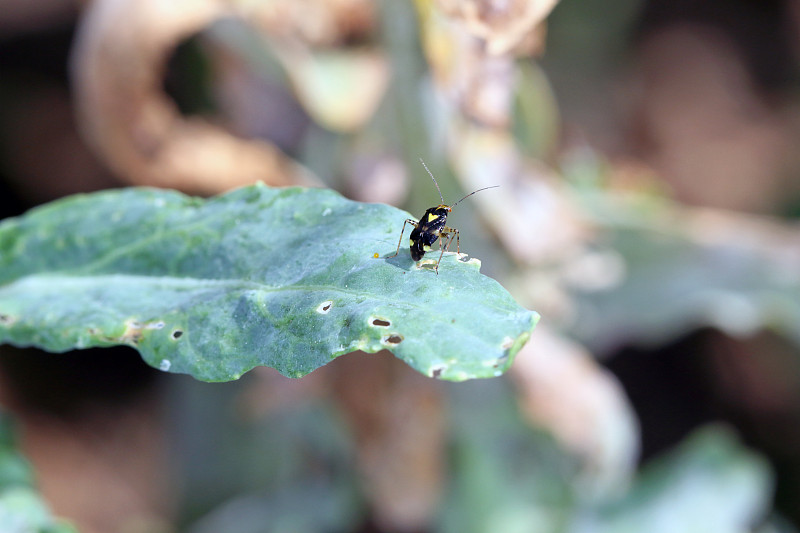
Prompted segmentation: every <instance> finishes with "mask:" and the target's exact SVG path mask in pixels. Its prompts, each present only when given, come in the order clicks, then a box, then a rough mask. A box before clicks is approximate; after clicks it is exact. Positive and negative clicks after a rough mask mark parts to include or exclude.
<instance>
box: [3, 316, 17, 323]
mask: <svg viewBox="0 0 800 533" xmlns="http://www.w3.org/2000/svg"><path fill="white" fill-rule="evenodd" d="M13 322H14V319H12V318H11V317H10V316H8V315H0V324H12V323H13Z"/></svg>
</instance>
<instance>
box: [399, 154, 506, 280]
mask: <svg viewBox="0 0 800 533" xmlns="http://www.w3.org/2000/svg"><path fill="white" fill-rule="evenodd" d="M419 161H420V163H422V166H423V167H425V170H426V171H427V172H428V175H429V176H430V177H431V179H432V180H433V184H434V185H436V190H437V191H439V198H440V199H441V200H442V203H441V204H439V205H437V206H436V207H431V208H430V209H428V210H427V211H425V214H424V215H422V218H420V219H419V222H417V221H416V220H412V219H410V218H409V219H406V221H405V222H403V229H402V231H400V240H399V241H398V242H397V251H396V252H395V253H394V255H390V256H388V257H396V256H397V254H399V253H400V245H401V244H402V243H403V233H405V231H406V224H411V225H412V226H414V229H413V230H411V238H410V240H409V242H410V249H411V259H413V260H414V261H419V260H420V259H422V256H424V255H425V252H430V251H431V246H433V244H434V243H435V242H436V241H437V240H439V238H441V240H440V241H439V250H441V252H440V253H439V259H438V260H437V261H436V266H435V267H434V270H435V271H436V274H437V275H438V274H439V262H440V261H441V260H442V256H443V255H444V253H445V252H446V251H448V250H449V248H450V243H451V242H453V237H455V238H456V253H459V254H460V253H461V242H460V238H459V234H458V230H457V229H455V228H450V227H448V226H446V225H445V224H446V223H447V215H449V214H450V211H452V210H453V208H454V207H455V206H457V205H458V204H460V203H461V202H462V201H463V200H466V199H467V198H469V197H470V196H472V195H473V194H475V193H476V192H481V191H485V190H486V189H494V188H495V187H499V185H492V186H491V187H484V188H483V189H478V190H476V191H472V192H471V193H469V194H468V195H466V196H465V197H463V198H462V199H461V200H459V201H458V202H456V203H454V204H453V205H446V204H445V203H444V198H443V197H442V190H441V189H440V188H439V184H438V183H437V182H436V178H434V177H433V174H432V173H431V171H430V170H428V165H426V164H425V161H423V160H422V159H420V160H419Z"/></svg>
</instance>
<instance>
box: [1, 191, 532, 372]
mask: <svg viewBox="0 0 800 533" xmlns="http://www.w3.org/2000/svg"><path fill="white" fill-rule="evenodd" d="M408 217H409V215H408V213H405V212H403V211H401V210H398V209H395V208H393V207H390V206H387V205H381V204H363V203H358V202H353V201H349V200H346V199H345V198H343V197H341V196H340V195H339V194H337V193H335V192H333V191H329V190H321V189H304V188H285V189H273V188H269V187H266V186H263V185H254V186H250V187H244V188H242V189H238V190H235V191H232V192H230V193H228V194H225V195H222V196H218V197H215V198H211V199H208V200H203V199H198V198H193V197H187V196H185V195H183V194H180V193H178V192H174V191H164V190H155V189H142V188H131V189H123V190H116V191H106V192H102V193H93V194H88V195H77V196H73V197H69V198H65V199H63V200H60V201H57V202H54V203H51V204H48V205H45V206H42V207H40V208H37V209H34V210H32V211H30V212H29V213H27V214H26V215H24V216H22V217H19V218H13V219H7V220H5V221H3V222H2V223H1V224H0V342H7V343H11V344H14V345H17V346H37V347H40V348H43V349H45V350H49V351H54V352H62V351H66V350H71V349H75V348H87V347H95V346H110V345H118V344H122V345H129V346H132V347H134V348H136V349H137V350H138V351H139V352H140V353H141V354H142V356H143V358H144V359H145V360H146V361H147V362H148V363H149V364H151V365H153V366H155V367H157V368H161V369H162V370H168V371H172V372H181V373H188V374H191V375H193V376H194V377H196V378H198V379H201V380H205V381H226V380H231V379H236V378H238V377H239V376H241V375H242V374H243V373H244V372H246V371H248V370H250V369H251V368H253V367H255V366H258V365H264V366H269V367H273V368H275V369H277V370H279V371H280V372H281V373H283V374H285V375H288V376H293V377H299V376H302V375H305V374H307V373H309V372H311V371H312V370H314V369H316V368H318V367H320V366H322V365H324V364H326V363H327V362H329V361H331V360H332V359H334V358H335V357H337V356H339V355H342V354H346V353H349V352H352V351H355V350H363V351H366V352H377V351H379V350H382V349H389V350H391V351H392V352H394V354H395V355H396V356H398V357H399V358H401V359H402V360H404V361H405V362H407V363H408V364H409V365H411V366H412V367H413V368H415V369H416V370H418V371H420V372H422V373H423V374H426V375H428V376H433V377H438V378H442V379H448V380H455V381H458V380H464V379H470V378H479V377H491V376H495V375H499V374H501V373H502V372H503V371H504V370H505V369H507V368H508V366H509V365H510V364H511V361H512V359H513V357H514V355H515V354H516V353H517V351H518V350H519V349H520V348H521V347H522V345H523V344H524V343H525V342H526V341H527V339H528V337H529V336H530V333H531V331H532V329H533V327H534V326H535V324H536V321H537V320H538V315H537V314H536V313H535V312H532V311H528V310H526V309H524V308H522V307H520V306H519V305H518V304H517V303H516V302H515V301H514V299H513V298H512V297H511V296H510V295H509V294H508V292H507V291H506V290H505V289H503V288H502V287H501V286H500V285H499V284H498V283H497V282H496V281H494V280H492V279H491V278H488V277H486V276H483V275H482V274H480V272H479V267H480V262H478V261H477V260H475V259H471V260H469V261H465V260H464V258H463V257H458V256H457V255H456V254H454V253H452V254H450V253H448V254H445V256H444V258H443V259H442V261H441V265H440V267H439V275H438V276H437V275H436V273H435V272H434V271H433V270H432V268H431V266H432V265H426V264H425V261H423V262H421V263H420V264H419V265H417V264H416V263H415V262H414V261H412V260H411V257H410V255H409V252H408V248H407V245H406V244H405V243H407V242H408V241H406V240H404V247H403V249H401V252H400V254H399V255H398V256H397V257H389V256H391V255H392V254H394V252H395V250H396V246H397V239H398V238H399V231H400V228H401V227H402V225H403V221H404V220H405V219H406V218H408ZM407 236H408V233H406V238H407ZM463 240H464V239H462V241H463ZM467 242H468V240H467ZM376 253H377V254H378V255H379V257H378V258H375V257H374V254H376ZM437 257H438V252H437V253H431V254H428V256H426V257H425V260H428V259H429V258H432V260H434V261H435V259H436V258H437Z"/></svg>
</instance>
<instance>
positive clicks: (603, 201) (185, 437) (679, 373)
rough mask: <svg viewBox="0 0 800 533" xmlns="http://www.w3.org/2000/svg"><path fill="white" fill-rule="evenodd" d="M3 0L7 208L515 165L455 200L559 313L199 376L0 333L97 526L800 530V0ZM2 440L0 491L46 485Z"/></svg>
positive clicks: (1, 142) (397, 188)
mask: <svg viewBox="0 0 800 533" xmlns="http://www.w3.org/2000/svg"><path fill="white" fill-rule="evenodd" d="M2 8H3V9H0V216H13V215H16V214H19V213H21V212H23V211H24V210H25V209H27V208H30V207H32V206H34V205H37V204H39V203H42V202H46V201H49V200H52V199H55V198H58V197H60V196H63V195H66V194H71V193H76V192H81V191H90V190H97V189H101V188H107V187H119V186H125V185H147V186H156V187H171V188H177V189H180V190H183V191H185V192H189V193H193V194H200V195H211V194H216V193H218V192H221V191H224V190H227V189H230V188H232V187H236V186H239V185H243V184H246V183H252V182H254V181H257V180H262V181H264V182H266V183H268V184H271V185H289V184H303V185H312V186H327V187H331V188H334V189H337V190H339V191H340V192H342V193H343V194H345V195H346V196H348V197H351V198H354V199H357V200H361V201H369V202H386V203H392V204H395V205H401V206H403V207H405V208H407V209H408V210H410V211H411V212H412V213H415V214H420V213H421V212H422V211H423V210H424V209H425V208H427V207H430V206H431V205H434V204H435V203H437V202H438V196H437V195H436V194H435V190H434V188H433V187H432V184H431V183H430V179H429V178H428V176H427V174H425V172H424V170H423V169H422V168H421V166H420V165H419V164H418V160H419V158H420V157H422V158H423V159H424V160H425V161H426V162H427V163H428V165H429V166H430V168H431V170H432V171H433V172H434V174H435V175H436V176H437V179H438V180H439V183H440V185H441V187H442V193H443V195H444V197H445V199H446V200H449V201H453V200H454V199H456V198H458V197H459V195H462V194H464V193H465V192H469V191H471V190H474V189H476V188H479V187H485V186H489V185H500V186H501V187H500V188H499V189H496V190H492V191H489V192H486V193H482V194H480V195H476V196H475V197H473V198H471V199H470V200H469V201H467V202H465V203H463V204H461V205H459V207H458V209H457V210H456V211H455V212H454V213H453V215H452V219H451V222H452V224H453V225H454V226H455V227H458V228H459V229H460V230H461V232H462V233H461V235H462V237H463V239H462V241H463V242H462V245H463V247H464V250H465V251H466V252H468V253H470V254H471V255H474V256H477V257H479V258H481V259H482V261H483V269H484V271H485V272H486V273H487V274H489V275H492V276H494V277H496V278H497V279H498V280H500V281H501V283H503V285H504V286H506V287H507V288H508V289H509V290H510V291H511V292H512V293H513V294H514V295H515V296H516V297H517V299H518V300H519V301H520V302H521V303H523V304H524V305H526V306H528V307H530V308H534V309H536V310H537V311H539V312H540V313H541V314H542V316H543V320H542V322H541V324H540V326H539V328H537V331H536V333H535V334H534V336H533V338H532V340H531V341H530V342H529V344H528V345H527V346H526V348H525V349H524V350H523V351H522V352H520V354H519V356H518V359H517V361H516V363H515V364H514V367H513V368H512V371H511V372H510V373H509V375H508V376H506V377H503V378H498V379H493V380H487V381H481V382H470V383H464V384H444V383H439V382H436V381H434V380H430V379H427V378H424V377H422V376H420V375H418V374H415V373H414V372H413V371H412V370H410V369H409V368H407V367H405V366H404V365H403V364H402V363H398V362H397V361H395V360H394V359H393V358H392V357H391V356H389V355H386V354H378V355H374V356H366V355H364V354H352V355H349V356H347V357H344V358H341V359H339V360H337V361H336V362H334V363H332V364H330V365H328V366H327V367H324V368H322V369H320V370H318V371H316V372H314V373H313V374H311V375H309V376H307V377H306V378H303V379H301V380H289V379H285V378H282V377H281V376H279V375H276V374H275V373H273V372H270V371H266V370H263V369H262V370H256V371H253V372H251V373H250V374H248V375H246V376H245V377H244V378H242V379H241V380H240V381H239V382H236V383H228V384H204V383H198V382H195V381H193V380H191V379H190V378H186V377H182V376H171V375H170V376H167V375H161V374H159V373H158V372H157V371H155V370H152V369H150V368H148V367H146V366H144V364H143V363H142V362H141V361H140V360H139V359H138V356H137V355H136V354H135V353H134V352H132V351H131V350H127V349H124V348H116V349H108V350H86V351H82V352H75V353H70V354H64V355H52V354H43V353H38V352H35V351H33V350H18V349H13V348H9V347H2V349H0V350H1V351H0V369H1V370H2V372H0V399H1V400H2V404H3V406H4V408H5V410H6V411H7V412H8V413H10V414H11V415H13V417H14V418H15V420H16V426H17V429H18V432H17V436H18V440H19V443H20V449H21V451H22V452H23V453H24V454H25V456H27V457H28V459H29V460H30V462H31V464H32V466H33V470H34V472H35V479H36V484H37V486H38V487H39V488H40V490H41V493H42V495H43V497H44V500H45V501H47V502H48V505H49V506H50V508H51V509H52V510H53V512H54V513H55V514H56V515H58V516H63V517H66V518H68V519H69V520H71V521H72V522H73V523H75V524H76V525H77V526H78V528H79V530H80V531H83V532H98V533H100V532H104V533H105V532H117V531H119V532H126V533H127V532H172V531H187V532H191V533H195V532H203V533H205V532H219V531H223V532H231V533H238V532H242V533H245V532H247V533H251V532H252V533H256V532H285V531H293V532H294V531H304V532H315V531H318V532H337V531H341V532H428V531H431V532H451V531H452V532H455V531H459V532H492V533H497V532H499V533H516V532H526V533H528V532H539V531H541V532H550V531H554V532H555V531H564V532H580V533H584V532H602V533H605V532H608V533H616V532H628V531H636V532H638V531H648V532H651V531H656V532H660V531H664V532H686V531H713V532H744V531H757V532H763V533H766V532H773V531H781V532H791V531H796V530H797V527H798V524H800V511H799V510H800V453H798V450H800V431H798V428H800V397H799V396H800V358H798V352H799V350H798V343H800V334H799V333H798V332H800V226H798V223H797V220H796V217H797V215H798V214H799V213H800V180H798V178H797V176H798V172H799V171H800V159H798V157H797V154H798V153H800V150H798V142H799V140H800V135H798V134H799V133H800V120H798V112H797V109H798V102H800V98H798V79H799V78H798V64H799V61H798V60H799V57H800V56H799V55H798V54H800V41H799V40H798V37H797V36H798V35H800V31H798V29H800V3H798V2H797V0H767V1H756V0H706V1H704V2H690V1H683V0H681V1H674V0H672V1H667V0H607V1H600V0H587V1H580V2H579V1H576V0H563V1H561V2H557V0H528V1H525V0H511V1H509V2H503V3H498V2H490V1H488V0H417V1H415V2H410V1H402V0H335V1H332V0H327V1H325V0H295V1H291V2H290V1H287V0H228V1H225V0H170V1H166V0H90V1H82V2H79V1H75V0H35V1H34V0H4V1H3V3H2ZM364 223H365V224H368V223H369V221H368V220H365V221H364ZM266 230H268V228H265V231H266ZM398 230H399V228H398ZM5 431H6V429H5V428H4V429H3V432H5ZM4 434H5V433H4ZM6 442H9V443H10V442H11V441H10V440H7V439H6V438H3V443H2V445H3V447H4V450H5V449H6V448H5V447H6V446H9V447H10V448H9V450H10V451H9V452H5V451H4V452H3V453H4V454H5V453H11V454H12V455H10V456H9V455H3V456H2V457H0V461H1V462H0V478H2V479H0V517H2V516H6V515H4V514H3V513H7V512H13V511H14V509H15V508H14V507H13V505H16V504H15V503H14V502H18V500H15V499H14V498H16V497H17V496H15V494H17V495H18V494H19V493H18V492H16V493H15V492H14V491H18V490H19V486H20V484H22V485H24V486H25V487H29V486H30V481H29V477H30V476H29V474H28V473H27V472H28V471H27V470H24V469H23V467H22V466H19V465H22V464H23V463H18V461H22V460H21V459H17V458H16V457H17V455H14V454H16V453H17V452H16V451H15V448H13V447H12V445H11V444H8V445H7V444H6ZM3 457H12V460H10V461H11V462H9V461H8V460H5V459H3ZM15 465H17V466H15ZM7 467H8V468H7ZM25 468H27V467H25ZM23 470H24V472H23ZM9 472H10V473H9ZM15 472H16V473H15ZM20 472H22V473H20ZM19 476H23V477H24V478H25V479H26V480H28V481H24V482H21V481H19V479H21V478H19ZM7 478H9V479H10V480H11V481H10V482H7ZM9 487H10V488H9ZM26 490H28V489H26ZM9 491H11V492H9ZM25 497H26V498H28V500H26V502H27V503H26V502H23V503H24V504H25V505H27V506H28V507H25V508H26V509H29V510H30V512H29V513H28V516H34V515H35V516H38V517H39V518H41V519H42V520H44V521H45V522H47V521H49V520H51V519H50V518H49V514H48V511H47V508H46V507H44V504H43V503H41V501H39V500H37V499H36V498H37V497H36V495H35V494H32V493H30V491H28V492H26V496H25ZM9 502H10V504H11V507H9ZM9 509H11V511H9ZM16 509H19V507H17V508H16ZM26 512H27V511H26ZM37 513H38V514H37ZM9 516H10V515H9ZM45 522H42V523H45ZM47 523H50V522H47ZM53 524H55V522H53ZM5 525H6V524H5V523H4V524H0V526H5ZM53 527H61V526H60V525H58V524H56V525H54V526H53ZM22 531H26V530H25V529H22Z"/></svg>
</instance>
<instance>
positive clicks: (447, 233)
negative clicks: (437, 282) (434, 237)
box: [434, 227, 458, 275]
mask: <svg viewBox="0 0 800 533" xmlns="http://www.w3.org/2000/svg"><path fill="white" fill-rule="evenodd" d="M454 234H455V236H456V242H458V230H457V229H453V228H448V227H445V228H444V230H442V233H440V234H439V236H440V239H439V250H441V252H440V253H439V260H438V261H436V267H435V268H434V270H435V271H436V275H439V263H440V262H441V261H442V256H443V255H444V253H445V252H447V251H449V250H450V243H451V242H453V235H454ZM445 238H446V239H447V242H446V243H445V242H444V240H445Z"/></svg>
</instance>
